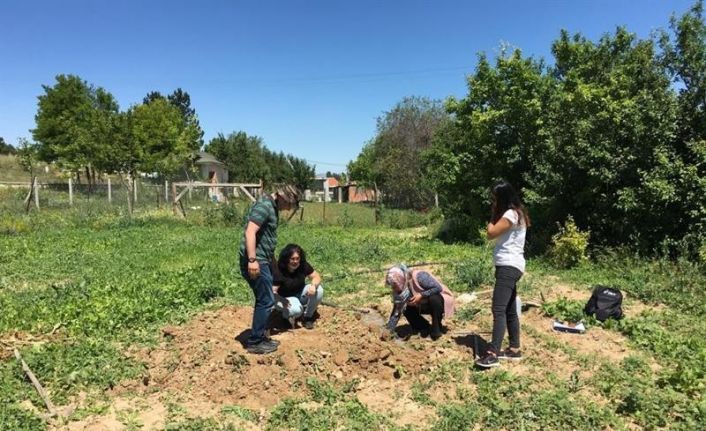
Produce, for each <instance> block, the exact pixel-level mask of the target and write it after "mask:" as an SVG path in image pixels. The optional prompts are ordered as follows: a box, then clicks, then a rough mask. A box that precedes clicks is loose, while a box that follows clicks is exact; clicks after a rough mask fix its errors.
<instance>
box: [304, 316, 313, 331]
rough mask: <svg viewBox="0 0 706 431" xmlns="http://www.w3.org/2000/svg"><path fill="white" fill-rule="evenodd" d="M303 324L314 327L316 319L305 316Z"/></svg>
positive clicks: (310, 327)
mask: <svg viewBox="0 0 706 431" xmlns="http://www.w3.org/2000/svg"><path fill="white" fill-rule="evenodd" d="M302 326H304V327H305V328H306V329H314V319H312V318H311V317H305V318H304V320H303V321H302Z"/></svg>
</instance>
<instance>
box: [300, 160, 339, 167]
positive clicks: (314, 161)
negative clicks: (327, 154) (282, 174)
mask: <svg viewBox="0 0 706 431" xmlns="http://www.w3.org/2000/svg"><path fill="white" fill-rule="evenodd" d="M304 160H305V161H306V162H308V163H314V164H317V165H330V166H343V167H347V166H348V165H347V164H342V163H329V162H321V161H319V160H308V159H304Z"/></svg>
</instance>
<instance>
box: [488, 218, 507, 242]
mask: <svg viewBox="0 0 706 431" xmlns="http://www.w3.org/2000/svg"><path fill="white" fill-rule="evenodd" d="M511 227H512V223H511V222H510V220H508V219H506V218H505V217H500V220H498V221H497V222H496V223H495V224H493V223H488V239H495V238H497V237H499V236H500V235H502V234H504V233H505V232H507V231H508V230H509V229H510V228H511Z"/></svg>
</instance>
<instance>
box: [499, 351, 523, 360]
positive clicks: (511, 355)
mask: <svg viewBox="0 0 706 431" xmlns="http://www.w3.org/2000/svg"><path fill="white" fill-rule="evenodd" d="M498 359H503V360H506V361H520V360H521V359H522V352H521V351H519V350H515V351H512V350H510V349H505V350H503V351H502V352H500V354H499V355H498Z"/></svg>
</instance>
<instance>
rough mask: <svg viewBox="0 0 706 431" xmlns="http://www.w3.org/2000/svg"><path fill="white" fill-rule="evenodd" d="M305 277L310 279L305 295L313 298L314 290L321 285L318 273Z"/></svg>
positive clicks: (314, 272)
mask: <svg viewBox="0 0 706 431" xmlns="http://www.w3.org/2000/svg"><path fill="white" fill-rule="evenodd" d="M307 277H309V278H310V279H311V283H310V284H309V288H308V289H307V290H306V294H307V295H309V296H314V295H316V289H317V288H318V287H319V285H321V276H320V275H319V273H318V272H316V271H313V272H312V273H311V274H309V275H308V276H307Z"/></svg>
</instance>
